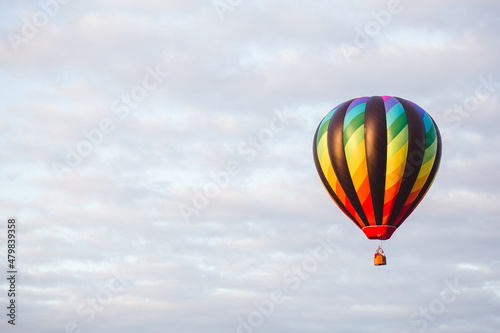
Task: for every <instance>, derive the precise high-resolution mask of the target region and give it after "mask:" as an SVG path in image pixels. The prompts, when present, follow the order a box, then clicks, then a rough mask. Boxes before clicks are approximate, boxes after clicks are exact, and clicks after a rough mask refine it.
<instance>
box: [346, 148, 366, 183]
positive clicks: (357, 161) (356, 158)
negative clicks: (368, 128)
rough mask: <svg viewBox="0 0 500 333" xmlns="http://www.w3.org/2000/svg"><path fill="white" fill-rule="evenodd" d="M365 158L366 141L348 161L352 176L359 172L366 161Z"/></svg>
mask: <svg viewBox="0 0 500 333" xmlns="http://www.w3.org/2000/svg"><path fill="white" fill-rule="evenodd" d="M365 158H366V154H365V140H363V141H361V142H360V143H359V145H358V146H357V147H356V150H354V153H353V154H352V155H351V159H350V160H349V161H347V166H348V167H349V171H350V172H351V175H353V174H354V173H355V172H356V170H358V168H359V166H360V165H361V163H362V162H363V161H364V160H365Z"/></svg>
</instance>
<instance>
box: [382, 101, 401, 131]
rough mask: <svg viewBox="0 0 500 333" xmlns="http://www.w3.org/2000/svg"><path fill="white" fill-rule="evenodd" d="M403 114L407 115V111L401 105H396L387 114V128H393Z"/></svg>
mask: <svg viewBox="0 0 500 333" xmlns="http://www.w3.org/2000/svg"><path fill="white" fill-rule="evenodd" d="M402 113H405V109H404V108H403V105H401V103H399V102H398V103H397V104H394V105H393V106H392V108H391V109H390V110H389V111H388V112H387V114H386V115H385V117H386V118H387V127H389V126H391V125H392V123H393V122H394V121H395V120H396V119H397V118H398V117H399V116H401V114H402Z"/></svg>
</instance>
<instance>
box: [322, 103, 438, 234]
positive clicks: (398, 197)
mask: <svg viewBox="0 0 500 333" xmlns="http://www.w3.org/2000/svg"><path fill="white" fill-rule="evenodd" d="M313 153H314V161H315V164H316V169H317V171H318V174H319V176H320V178H321V181H322V182H323V185H324V186H325V188H326V190H327V191H328V193H329V194H330V196H331V198H332V199H333V200H334V201H335V203H336V204H337V205H338V206H339V208H340V209H341V210H342V211H343V212H344V213H345V214H346V215H347V216H348V217H349V218H350V219H351V220H352V221H353V222H354V223H355V224H356V225H357V226H358V227H359V228H360V229H362V230H363V232H364V233H365V235H366V236H367V237H368V238H370V239H382V240H383V239H389V238H390V237H391V235H392V234H393V232H394V231H395V230H396V229H397V228H398V227H399V226H400V225H401V224H402V223H403V222H404V221H405V220H406V218H407V217H408V216H409V215H410V214H411V213H412V212H413V210H414V209H415V208H416V207H417V205H418V204H419V203H420V201H421V200H422V198H423V197H424V196H425V194H426V193H427V191H428V190H429V187H430V186H431V184H432V182H433V181H434V178H435V176H436V173H437V171H438V168H439V163H440V160H441V136H440V134H439V130H438V127H437V125H436V123H435V122H434V120H433V119H432V118H431V116H430V115H429V114H428V113H427V112H425V111H424V110H423V109H422V108H421V107H419V106H418V105H416V104H415V103H413V102H410V101H408V100H405V99H402V98H399V97H391V96H372V97H361V98H356V99H352V100H350V101H347V102H344V103H342V104H340V105H338V106H337V107H335V108H334V109H333V110H332V111H330V112H329V113H328V114H327V115H326V116H325V117H324V118H323V120H322V121H321V123H320V124H319V126H318V129H317V131H316V134H315V137H314V147H313Z"/></svg>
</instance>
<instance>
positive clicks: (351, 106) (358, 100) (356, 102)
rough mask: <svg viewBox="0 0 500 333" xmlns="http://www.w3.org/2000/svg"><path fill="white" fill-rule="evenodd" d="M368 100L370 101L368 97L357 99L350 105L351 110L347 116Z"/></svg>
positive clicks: (348, 109)
mask: <svg viewBox="0 0 500 333" xmlns="http://www.w3.org/2000/svg"><path fill="white" fill-rule="evenodd" d="M367 100H368V97H360V98H357V99H355V100H354V101H352V103H351V105H349V108H347V111H346V113H345V114H346V115H347V114H348V113H349V111H351V110H352V109H353V108H355V107H356V106H358V105H359V104H363V103H366V101H367Z"/></svg>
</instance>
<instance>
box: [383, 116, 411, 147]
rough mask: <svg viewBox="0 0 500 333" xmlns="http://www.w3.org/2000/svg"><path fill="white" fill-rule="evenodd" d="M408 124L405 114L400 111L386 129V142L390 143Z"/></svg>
mask: <svg viewBox="0 0 500 333" xmlns="http://www.w3.org/2000/svg"><path fill="white" fill-rule="evenodd" d="M407 125H408V120H407V119H406V114H405V113H402V114H401V115H400V116H399V117H398V118H397V119H396V120H394V122H393V123H392V125H391V126H390V127H389V128H388V129H387V143H390V142H391V141H392V140H394V138H395V137H397V136H398V134H399V132H401V131H402V130H403V129H404V128H405V127H406V126H407Z"/></svg>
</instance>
